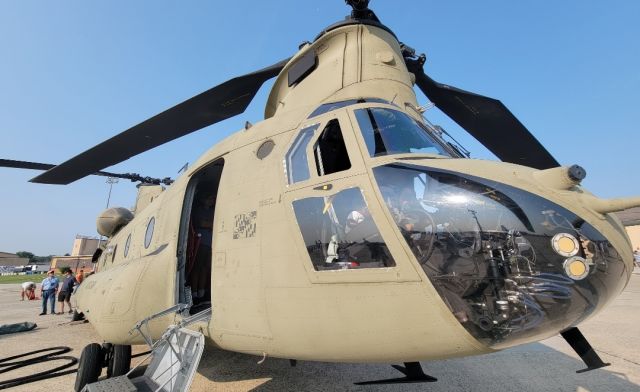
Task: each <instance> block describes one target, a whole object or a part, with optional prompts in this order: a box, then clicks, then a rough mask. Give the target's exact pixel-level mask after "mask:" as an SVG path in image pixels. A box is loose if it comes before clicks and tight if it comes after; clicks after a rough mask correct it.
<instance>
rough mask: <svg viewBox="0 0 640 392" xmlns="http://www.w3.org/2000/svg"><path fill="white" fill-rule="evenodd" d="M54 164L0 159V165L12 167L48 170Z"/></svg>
mask: <svg viewBox="0 0 640 392" xmlns="http://www.w3.org/2000/svg"><path fill="white" fill-rule="evenodd" d="M54 166H55V165H52V164H50V163H38V162H26V161H14V160H12V159H0V167H12V168H14V169H31V170H49V169H51V168H52V167H54Z"/></svg>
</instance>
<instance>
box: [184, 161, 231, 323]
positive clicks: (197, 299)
mask: <svg viewBox="0 0 640 392" xmlns="http://www.w3.org/2000/svg"><path fill="white" fill-rule="evenodd" d="M223 167H224V160H223V159H219V160H216V161H214V162H212V163H210V164H209V165H207V166H205V167H204V168H203V169H202V170H200V171H199V172H198V173H197V174H196V175H194V176H193V178H192V179H191V180H190V181H189V185H188V186H187V190H186V193H185V197H184V204H183V209H182V219H181V222H180V237H179V245H178V274H177V275H178V285H177V287H178V293H177V300H178V301H177V302H178V303H191V304H193V306H192V307H191V310H190V311H191V314H195V313H199V312H201V311H203V310H206V309H208V308H210V307H211V255H212V248H213V217H214V213H215V208H216V198H217V193H218V186H219V184H220V177H221V175H222V168H223Z"/></svg>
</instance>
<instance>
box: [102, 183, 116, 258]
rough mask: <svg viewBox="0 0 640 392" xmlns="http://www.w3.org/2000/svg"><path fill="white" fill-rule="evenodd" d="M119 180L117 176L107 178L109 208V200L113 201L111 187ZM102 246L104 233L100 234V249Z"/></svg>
mask: <svg viewBox="0 0 640 392" xmlns="http://www.w3.org/2000/svg"><path fill="white" fill-rule="evenodd" d="M118 181H119V179H118V178H116V177H107V180H106V181H105V182H106V183H107V184H109V195H108V196H107V207H106V208H109V202H110V201H111V189H112V188H113V184H117V183H118ZM101 246H102V235H100V239H99V240H98V249H100V247H101Z"/></svg>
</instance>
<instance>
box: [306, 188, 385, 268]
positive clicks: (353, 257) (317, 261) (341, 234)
mask: <svg viewBox="0 0 640 392" xmlns="http://www.w3.org/2000/svg"><path fill="white" fill-rule="evenodd" d="M293 209H294V211H295V214H296V219H297V221H298V226H299V228H300V231H301V232H302V237H303V239H304V242H305V247H306V248H307V252H308V253H309V257H310V258H311V262H312V263H313V267H314V268H315V269H316V270H317V271H326V270H341V269H358V268H384V267H393V266H395V265H396V263H395V261H394V260H393V257H392V256H391V253H390V252H389V250H388V249H387V245H386V244H385V242H384V240H383V238H382V236H381V235H380V231H379V230H378V228H377V226H376V224H375V222H374V221H373V218H372V217H371V214H370V212H369V208H368V207H367V204H366V203H365V200H364V197H363V196H362V191H361V190H360V189H359V188H349V189H345V190H342V191H340V192H338V193H335V194H333V195H330V196H325V197H309V198H306V199H301V200H296V201H294V202H293Z"/></svg>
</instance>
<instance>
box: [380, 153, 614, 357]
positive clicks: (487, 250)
mask: <svg viewBox="0 0 640 392" xmlns="http://www.w3.org/2000/svg"><path fill="white" fill-rule="evenodd" d="M374 175H375V178H376V181H377V184H378V186H379V189H380V193H381V194H382V197H383V198H384V201H385V204H386V207H387V208H388V209H389V212H390V213H391V216H392V217H393V220H394V222H395V224H396V225H397V227H398V229H399V230H400V232H401V233H402V236H403V238H404V239H405V241H406V242H407V244H408V245H409V247H410V248H411V250H412V252H413V254H414V256H415V257H416V259H417V261H418V262H419V263H420V265H421V267H422V268H423V269H424V271H425V273H426V274H427V276H428V277H429V279H430V280H431V283H432V284H433V285H434V287H435V288H436V290H437V291H438V293H439V294H440V296H441V297H442V299H443V300H444V302H445V303H446V305H447V306H448V307H449V309H450V310H451V312H452V313H453V315H454V316H455V317H456V319H457V320H458V321H459V322H460V323H461V324H462V325H463V326H464V327H465V328H466V329H467V331H469V333H471V334H472V335H473V336H474V337H476V338H477V339H478V340H480V341H482V342H484V343H486V344H488V345H489V346H492V347H496V348H502V347H506V346H510V345H514V344H521V343H524V342H528V341H533V340H538V339H540V338H541V337H545V336H550V335H552V334H555V333H557V332H558V331H560V330H562V329H564V328H567V327H569V326H571V325H573V324H575V323H577V322H579V321H580V320H582V319H584V318H585V317H586V316H588V315H589V314H591V313H592V312H593V311H594V310H595V308H596V307H597V305H598V303H599V302H600V301H603V300H606V299H608V298H609V297H610V296H612V295H615V293H617V292H619V291H620V290H621V289H622V285H624V281H625V280H624V279H621V276H623V275H624V273H625V272H626V267H625V265H624V263H623V262H622V260H621V258H620V256H619V255H618V253H617V252H616V250H615V249H614V248H613V247H612V246H611V244H610V243H609V242H608V241H607V240H606V239H605V238H604V237H603V236H602V235H601V234H600V233H599V232H597V231H596V230H595V229H594V228H593V227H592V226H590V225H589V224H587V223H586V222H584V221H583V220H582V219H580V218H579V217H577V216H576V215H575V214H573V213H571V212H570V211H568V210H566V209H564V208H562V207H560V206H558V205H556V204H554V203H552V202H550V201H548V200H546V199H544V198H541V197H538V196H536V195H533V194H531V193H528V192H525V191H522V190H519V189H516V188H513V187H510V186H507V185H504V184H500V183H497V182H493V181H489V180H484V179H480V178H476V177H471V176H462V175H460V174H457V173H451V172H446V171H440V170H434V169H427V168H424V167H419V166H413V165H401V164H395V165H386V166H380V167H377V168H375V169H374Z"/></svg>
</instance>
